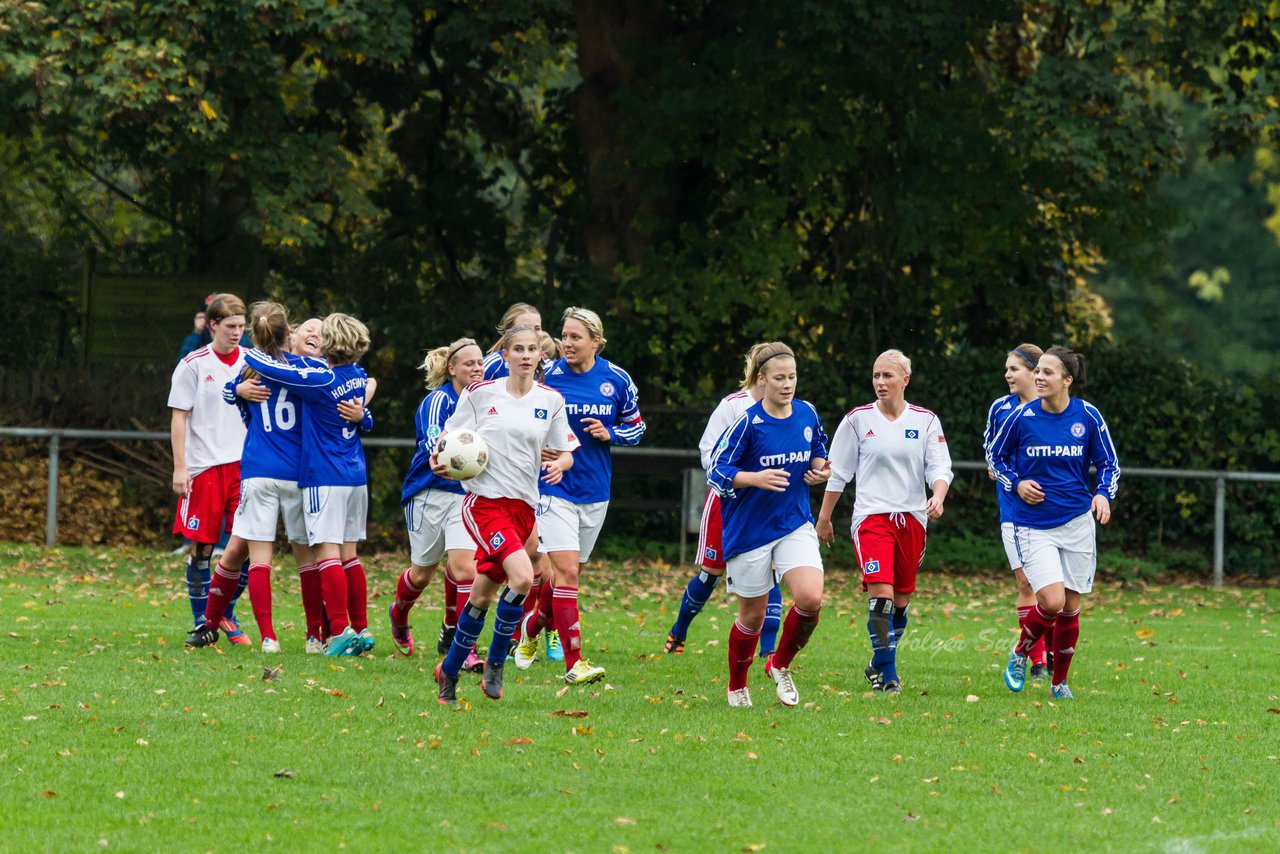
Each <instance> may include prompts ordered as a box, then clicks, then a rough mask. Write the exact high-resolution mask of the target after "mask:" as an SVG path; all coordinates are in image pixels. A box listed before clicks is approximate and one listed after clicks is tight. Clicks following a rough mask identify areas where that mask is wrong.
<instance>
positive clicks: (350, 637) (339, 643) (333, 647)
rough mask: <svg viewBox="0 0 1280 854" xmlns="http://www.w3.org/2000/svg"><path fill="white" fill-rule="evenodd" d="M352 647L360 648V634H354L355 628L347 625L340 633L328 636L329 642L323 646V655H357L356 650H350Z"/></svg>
mask: <svg viewBox="0 0 1280 854" xmlns="http://www.w3.org/2000/svg"><path fill="white" fill-rule="evenodd" d="M352 647H355V648H356V649H359V648H360V636H359V635H358V634H356V630H355V629H353V628H351V627H350V626H347V627H346V628H345V629H343V631H342V634H339V635H334V636H333V637H331V638H329V643H328V644H327V645H326V646H325V648H324V654H325V655H359V654H360V653H358V652H352Z"/></svg>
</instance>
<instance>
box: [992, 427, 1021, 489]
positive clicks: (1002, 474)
mask: <svg viewBox="0 0 1280 854" xmlns="http://www.w3.org/2000/svg"><path fill="white" fill-rule="evenodd" d="M1021 438H1022V411H1021V409H1015V410H1014V411H1013V413H1012V414H1010V415H1009V417H1008V418H1006V419H1005V420H1004V424H1003V425H1002V426H1001V427H1000V430H999V431H998V432H997V433H996V437H995V438H994V439H992V440H991V445H990V446H989V447H988V448H987V468H989V469H990V470H991V471H992V472H994V473H995V476H996V483H997V484H999V485H1000V488H1001V489H1003V490H1004V491H1005V492H1013V493H1015V494H1019V495H1020V494H1021V493H1020V492H1018V484H1020V483H1021V482H1022V478H1021V476H1020V475H1019V473H1018V468H1017V461H1018V444H1019V442H1020V441H1021Z"/></svg>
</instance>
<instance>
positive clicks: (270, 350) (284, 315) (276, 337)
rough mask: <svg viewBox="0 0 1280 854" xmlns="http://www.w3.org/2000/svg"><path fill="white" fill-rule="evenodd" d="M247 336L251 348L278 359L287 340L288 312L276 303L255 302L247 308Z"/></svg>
mask: <svg viewBox="0 0 1280 854" xmlns="http://www.w3.org/2000/svg"><path fill="white" fill-rule="evenodd" d="M249 334H250V335H252V336H253V346H255V347H257V348H258V349H259V350H261V351H262V352H264V353H266V354H267V355H268V356H270V357H271V358H273V359H278V358H280V353H281V351H283V350H284V348H285V343H286V342H287V341H288V340H289V312H288V311H287V310H285V307H284V306H282V305H281V304H280V303H278V302H266V301H265V300H264V301H262V302H255V303H254V304H253V305H251V306H249Z"/></svg>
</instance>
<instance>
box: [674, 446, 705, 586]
mask: <svg viewBox="0 0 1280 854" xmlns="http://www.w3.org/2000/svg"><path fill="white" fill-rule="evenodd" d="M681 474H682V477H681V478H680V487H681V488H680V565H681V566H683V565H684V563H685V559H684V557H685V555H684V553H685V544H686V542H687V535H688V534H697V533H700V532H701V530H702V505H703V504H705V503H706V500H707V490H708V489H709V487H708V486H707V474H706V472H704V471H703V470H702V469H685V470H684V471H683V472H681ZM698 558H700V556H699V555H695V560H694V563H697V560H698Z"/></svg>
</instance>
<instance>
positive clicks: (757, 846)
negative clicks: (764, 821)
mask: <svg viewBox="0 0 1280 854" xmlns="http://www.w3.org/2000/svg"><path fill="white" fill-rule="evenodd" d="M742 850H743V851H744V852H746V854H754V852H756V851H763V850H764V843H763V842H752V843H751V844H750V845H748V846H747V847H746V848H743V849H742Z"/></svg>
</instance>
